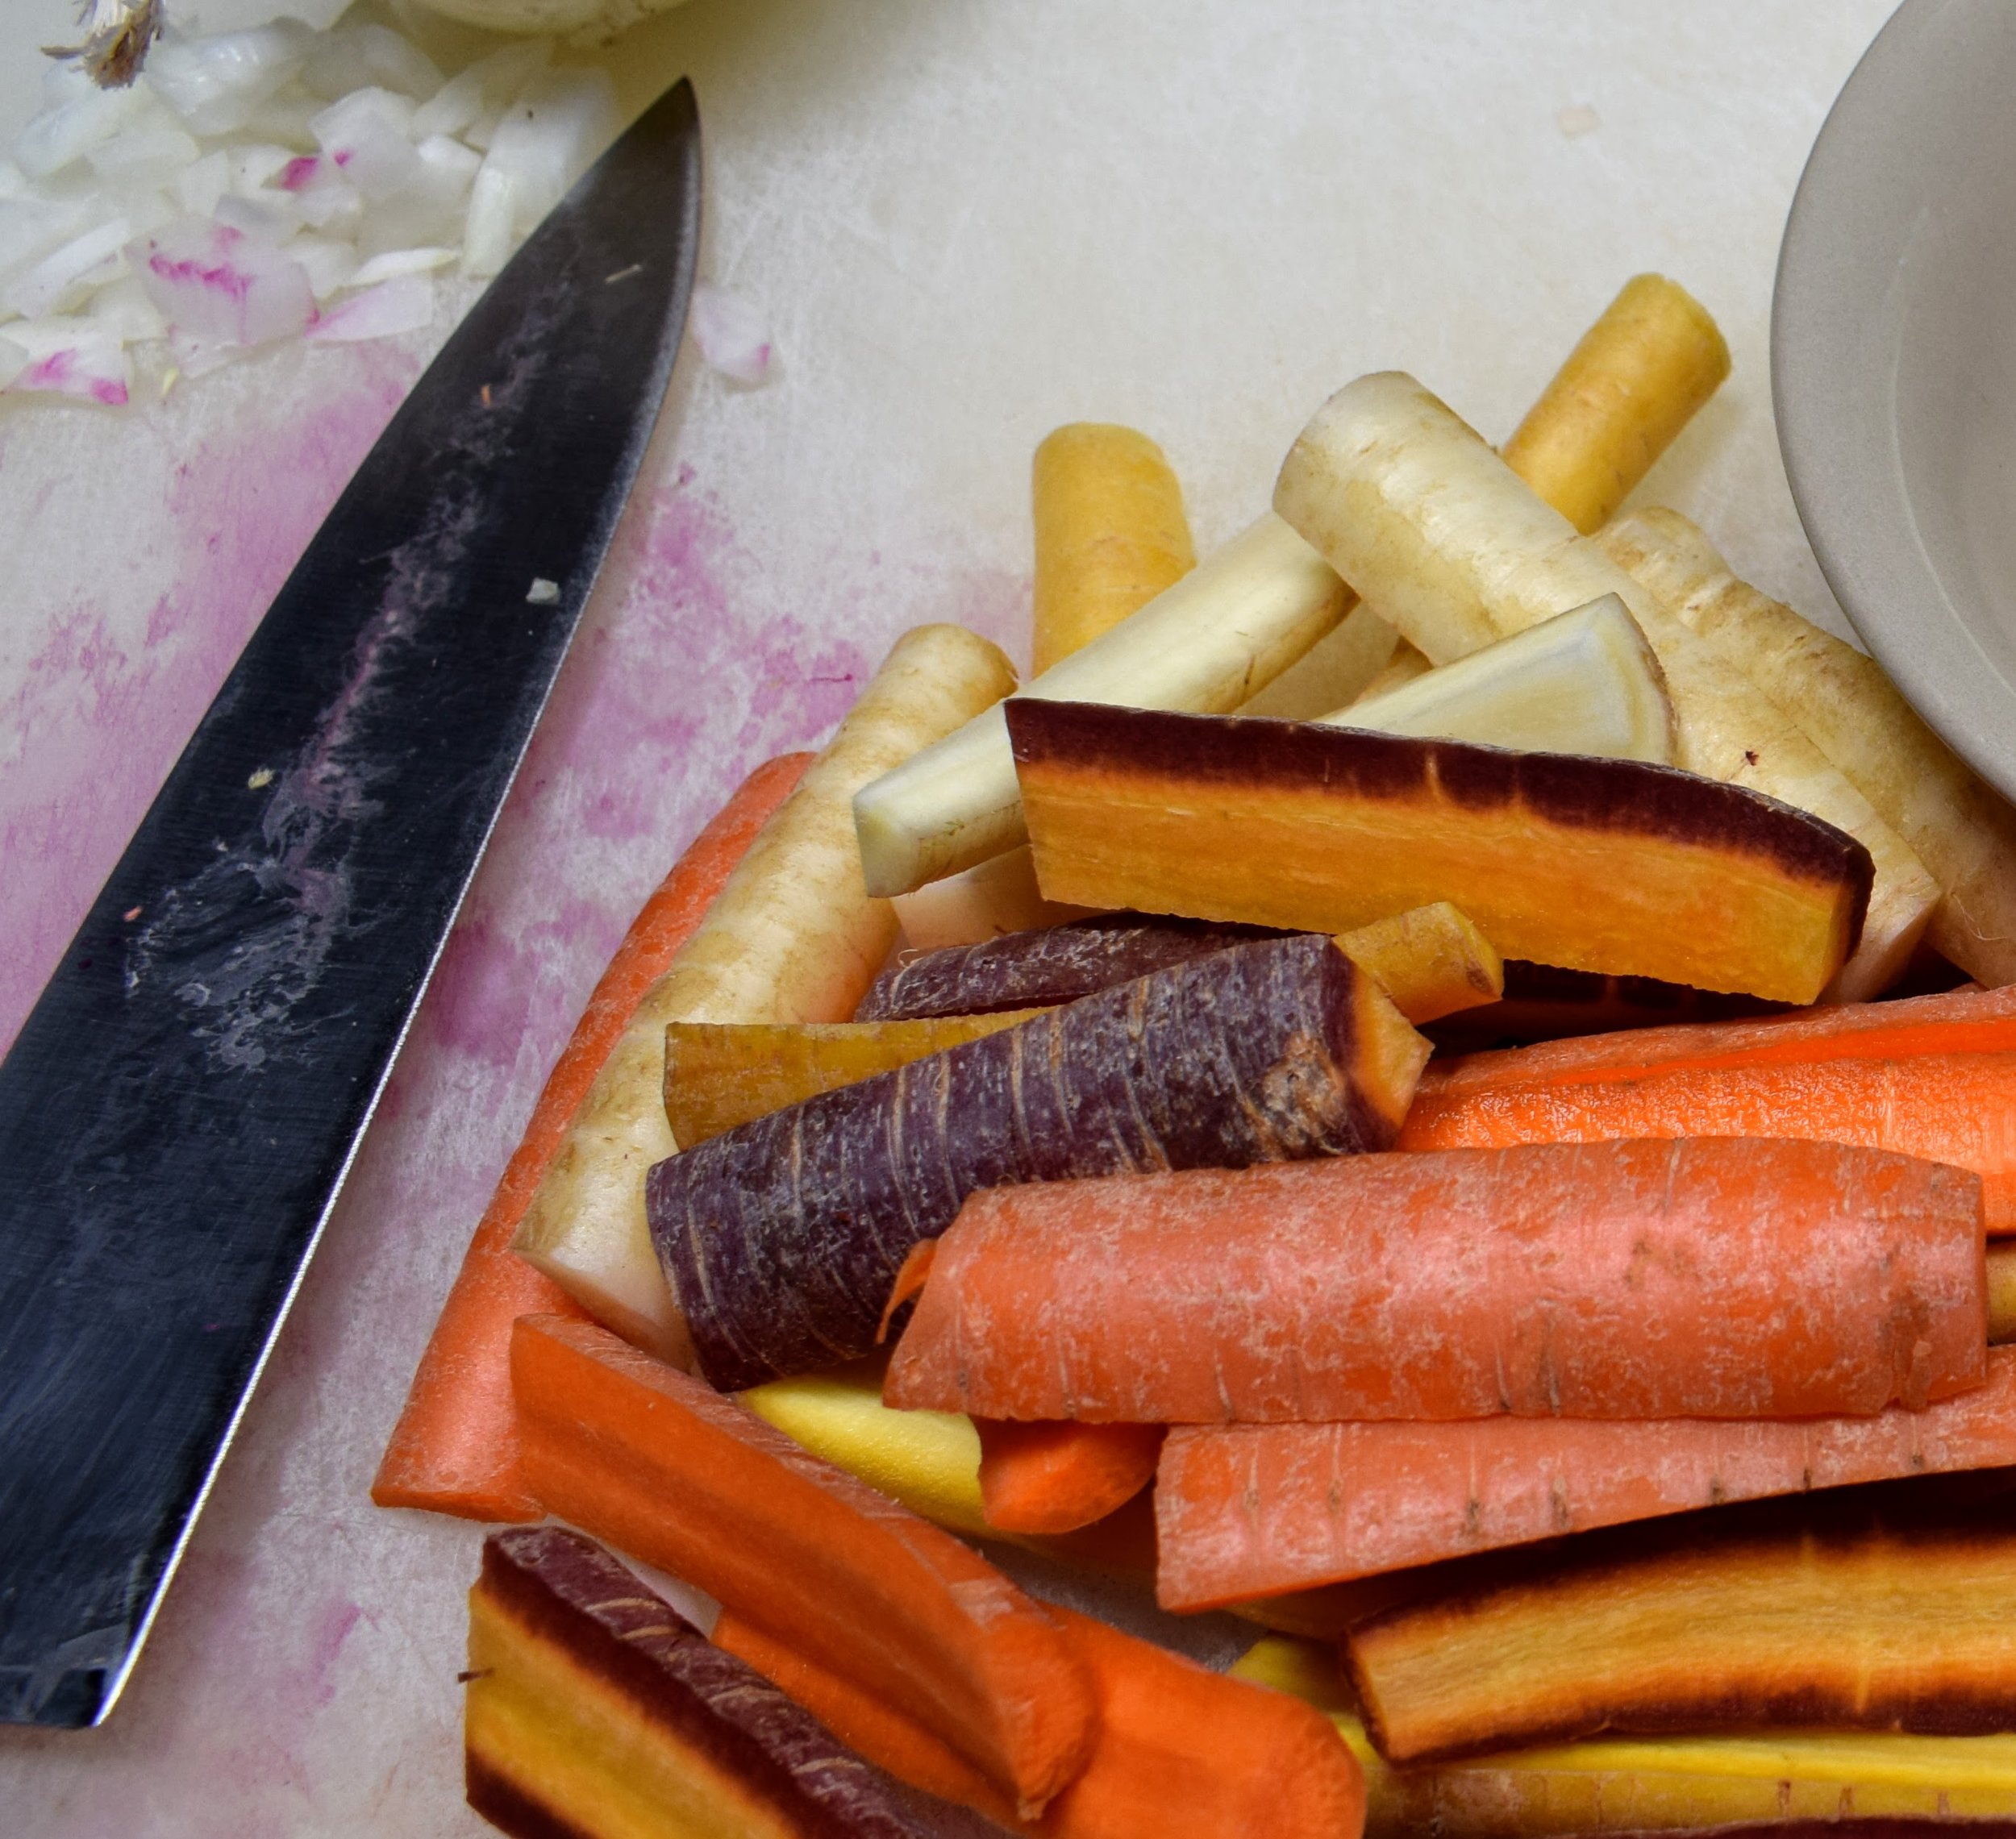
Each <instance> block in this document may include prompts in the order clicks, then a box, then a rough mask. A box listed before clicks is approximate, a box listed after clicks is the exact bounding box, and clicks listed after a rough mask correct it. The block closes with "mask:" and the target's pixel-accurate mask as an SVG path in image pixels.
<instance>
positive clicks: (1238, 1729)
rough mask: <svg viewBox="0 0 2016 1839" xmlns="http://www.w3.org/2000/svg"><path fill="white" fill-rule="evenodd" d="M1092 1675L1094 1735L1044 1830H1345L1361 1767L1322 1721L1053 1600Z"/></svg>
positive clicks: (1178, 1838) (1149, 1834)
mask: <svg viewBox="0 0 2016 1839" xmlns="http://www.w3.org/2000/svg"><path fill="white" fill-rule="evenodd" d="M1050 1613H1051V1614H1052V1616H1055V1617H1056V1620H1057V1621H1059V1622H1060V1624H1061V1625H1063V1626H1064V1629H1066V1630H1067V1631H1068V1633H1069V1634H1070V1636H1071V1637H1072V1640H1073V1644H1074V1645H1075V1646H1077V1650H1078V1651H1079V1653H1080V1654H1082V1655H1083V1656H1084V1658H1085V1661H1086V1662H1088V1664H1089V1666H1090V1667H1091V1669H1092V1674H1093V1679H1095V1680H1097V1682H1098V1692H1099V1741H1098V1745H1096V1746H1095V1747H1094V1749H1093V1752H1092V1760H1091V1761H1090V1762H1089V1763H1088V1764H1087V1765H1086V1766H1085V1772H1084V1774H1082V1775H1080V1776H1079V1777H1078V1779H1077V1780H1076V1781H1074V1782H1073V1783H1072V1784H1071V1786H1070V1787H1068V1788H1066V1789H1065V1790H1064V1792H1063V1793H1062V1794H1060V1795H1058V1797H1057V1798H1056V1800H1055V1801H1053V1802H1052V1804H1051V1806H1050V1810H1049V1812H1048V1813H1047V1814H1045V1815H1044V1816H1043V1832H1044V1833H1046V1834H1047V1835H1048V1836H1049V1839H1191V1836H1193V1835H1194V1839H1309V1836H1310V1835H1313V1834H1321V1835H1322V1836H1323V1839H1357V1835H1358V1834H1359V1833H1360V1832H1362V1831H1363V1829H1364V1820H1365V1778H1364V1771H1363V1770H1360V1767H1359V1766H1358V1762H1357V1759H1356V1758H1355V1757H1354V1756H1353V1755H1352V1753H1351V1751H1350V1750H1348V1749H1347V1748H1346V1747H1345V1745H1344V1743H1343V1740H1342V1739H1341V1738H1340V1737H1339V1736H1338V1734H1337V1732H1336V1729H1335V1727H1334V1726H1333V1725H1331V1722H1330V1720H1328V1719H1327V1718H1326V1717H1324V1716H1323V1715H1322V1713H1321V1712H1318V1711H1317V1710H1316V1708H1314V1706H1312V1705H1307V1704H1303V1703H1302V1701H1301V1700H1297V1699H1291V1698H1289V1696H1288V1695H1287V1694H1285V1693H1284V1692H1275V1691H1269V1690H1268V1689H1267V1688H1266V1687H1260V1686H1249V1685H1248V1684H1247V1683H1245V1681H1243V1680H1241V1679H1227V1678H1226V1677H1225V1676H1224V1675H1223V1674H1218V1673H1210V1672H1207V1671H1206V1670H1205V1669H1204V1668H1202V1666H1197V1665H1195V1664H1193V1662H1190V1661H1187V1660H1185V1659H1183V1658H1181V1657H1180V1656H1178V1655H1177V1654H1170V1653H1168V1652H1167V1651H1165V1650H1163V1649H1161V1648H1159V1647H1156V1646H1154V1645H1152V1643H1151V1642H1148V1641H1141V1640H1139V1639H1137V1638H1136V1637H1134V1636H1132V1635H1128V1634H1123V1633H1121V1632H1120V1631H1119V1630H1118V1629H1113V1628H1109V1627H1107V1626H1106V1624H1105V1623H1104V1622H1100V1621H1094V1620H1093V1618H1092V1617H1091V1616H1081V1615H1078V1614H1077V1613H1075V1612H1073V1611H1072V1610H1069V1609H1063V1608H1055V1607H1053V1608H1052V1609H1051V1611H1050Z"/></svg>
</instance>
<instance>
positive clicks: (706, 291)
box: [693, 281, 774, 384]
mask: <svg viewBox="0 0 2016 1839" xmlns="http://www.w3.org/2000/svg"><path fill="white" fill-rule="evenodd" d="M693 342H694V343H695V344H696V345H698V347H700V355H701V356H702V358H703V359H705V360H706V364H707V368H709V369H710V370H718V371H719V372H720V373H721V374H722V375H723V377H732V378H734V380H735V381H736V382H737V383H749V384H756V383H760V382H762V381H763V380H764V377H768V375H769V373H770V360H771V358H772V356H773V355H774V352H773V346H772V345H771V343H770V337H769V335H768V333H767V332H766V331H764V328H763V316H762V314H760V313H758V312H757V310H756V308H755V306H753V305H752V304H751V303H750V302H748V301H747V300H744V298H743V297H742V296H741V295H740V294H739V293H731V292H730V291H729V290H728V289H727V288H725V287H717V286H715V285H714V283H713V282H712V281H702V282H700V283H699V284H698V285H697V286H695V288H694V290H693Z"/></svg>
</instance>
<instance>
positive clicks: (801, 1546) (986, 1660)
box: [511, 1317, 1098, 1811]
mask: <svg viewBox="0 0 2016 1839" xmlns="http://www.w3.org/2000/svg"><path fill="white" fill-rule="evenodd" d="M511 1383H512V1389H513V1392H514V1396H515V1397H516V1399H517V1401H518V1410H519V1425H520V1427H521V1435H522V1437H523V1448H524V1453H525V1469H526V1474H527V1476H528V1478H529V1479H530V1480H531V1484H532V1487H533V1489H534V1491H535V1492H536V1493H537V1495H538V1496H539V1500H541V1501H542V1502H543V1503H544V1504H545V1506H546V1507H547V1508H548V1511H549V1512H552V1513H553V1514H554V1515H556V1517H560V1518H562V1519H565V1520H569V1521H573V1523H574V1524H575V1525H577V1526H579V1527H581V1529H583V1530H585V1531H586V1532H588V1533H591V1534H592V1535H594V1537H597V1538H599V1539H602V1540H605V1541H606V1542H608V1543H609V1544H610V1545H612V1546H615V1547H616V1548H617V1549H618V1550H621V1551H625V1552H628V1553H630V1554H631V1555H632V1556H634V1557H636V1558H641V1559H643V1560H644V1562H646V1563H648V1564H653V1565H656V1566H659V1567H660V1568H661V1569H663V1570H665V1571H671V1572H672V1573H673V1575H676V1576H678V1577H681V1578H683V1579H685V1580H686V1582H688V1583H691V1584H692V1585H694V1587H696V1588H698V1589H701V1590H704V1591H706V1592H707V1594H708V1595H709V1596H712V1597H714V1599H715V1600H716V1601H718V1602H719V1603H720V1604H722V1605H723V1607H724V1608H729V1609H732V1610H734V1611H735V1612H736V1613H737V1614H739V1616H742V1617H743V1618H744V1620H746V1621H751V1622H753V1623H755V1624H756V1625H757V1626H759V1627H760V1628H761V1629H764V1631H766V1632H767V1633H769V1634H770V1635H771V1636H772V1637H773V1638H775V1639H776V1640H777V1641H782V1642H785V1643H786V1644H788V1645H789V1646H793V1647H795V1648H797V1649H798V1650H800V1651H801V1652H802V1653H803V1654H805V1655H806V1658H808V1659H809V1660H810V1661H812V1662H814V1663H815V1664H816V1665H818V1666H822V1667H824V1668H826V1669H827V1670H829V1671H832V1672H835V1673H839V1674H840V1675H843V1676H844V1677H846V1678H848V1679H852V1680H854V1681H855V1682H856V1683H858V1684H860V1686H861V1687H864V1689H866V1690H868V1691H871V1692H875V1693H878V1694H880V1695H881V1696H883V1697H884V1698H885V1699H886V1700H888V1702H889V1704H891V1705H892V1706H893V1707H894V1708H895V1709H896V1710H898V1711H899V1712H902V1713H903V1714H904V1715H905V1716H907V1717H909V1718H910V1719H912V1720H914V1721H916V1722H917V1723H918V1724H920V1725H923V1727H924V1728H925V1729H927V1730H928V1731H930V1732H931V1733H932V1734H933V1735H934V1736H935V1737H939V1739H941V1740H942V1741H944V1742H945V1743H947V1744H948V1745H950V1746H951V1747H952V1749H953V1750H956V1752H957V1753H958V1754H960V1755H961V1756H963V1757H964V1758H965V1759H966V1760H967V1761H968V1762H969V1763H971V1764H972V1765H973V1766H974V1767H976V1768H977V1769H978V1770H981V1773H982V1774H983V1775H985V1776H986V1778H987V1779H988V1780H989V1782H990V1783H993V1786H994V1787H995V1788H996V1789H997V1790H998V1791H999V1792H1000V1793H1001V1794H1002V1795H1006V1796H1007V1797H1008V1798H1010V1799H1012V1800H1014V1802H1015V1803H1016V1804H1017V1805H1018V1806H1020V1807H1025V1808H1029V1809H1031V1811H1035V1810H1037V1809H1039V1808H1041V1807H1042V1806H1043V1804H1044V1803H1045V1802H1046V1801H1048V1799H1050V1798H1051V1796H1052V1795H1055V1794H1056V1792H1057V1791H1058V1790H1059V1789H1060V1788H1062V1787H1064V1784H1065V1783H1068V1782H1069V1781H1071V1780H1072V1779H1074V1778H1075V1777H1076V1776H1077V1775H1078V1773H1079V1772H1080V1770H1081V1769H1082V1768H1083V1767H1084V1766H1085V1758H1086V1757H1087V1756H1088V1754H1089V1753H1090V1750H1091V1746H1092V1744H1093V1739H1094V1737H1095V1735H1096V1724H1097V1718H1098V1712H1097V1708H1096V1706H1095V1704H1094V1702H1093V1689H1092V1683H1091V1681H1090V1679H1089V1676H1088V1673H1087V1670H1086V1668H1085V1666H1084V1664H1083V1662H1081V1660H1080V1659H1079V1658H1077V1655H1076V1654H1075V1653H1074V1652H1073V1649H1072V1647H1071V1645H1070V1644H1069V1643H1068V1641H1065V1640H1064V1637H1062V1636H1061V1635H1060V1633H1058V1630H1057V1628H1056V1624H1055V1623H1054V1622H1052V1621H1051V1619H1050V1617H1049V1616H1048V1614H1047V1613H1046V1612H1044V1611H1043V1609H1042V1608H1040V1607H1039V1605H1038V1604H1035V1603H1033V1602H1031V1600H1029V1599H1028V1598H1027V1597H1026V1596H1023V1593H1022V1592H1021V1591H1019V1590H1018V1589H1017V1588H1016V1587H1014V1584H1012V1583H1010V1582H1009V1580H1008V1579H1006V1577H1004V1576H1002V1574H1001V1573H1000V1572H999V1571H997V1570H995V1569H994V1567H993V1566H992V1565H990V1564H989V1563H988V1562H986V1560H985V1558H981V1556H980V1555H979V1554H977V1553H976V1552H974V1551H973V1550H971V1549H970V1548H969V1547H968V1546H964V1545H963V1544H961V1543H960V1541H958V1540H957V1539H956V1538H954V1537H952V1534H951V1533H943V1532H940V1531H939V1529H937V1528H936V1527H935V1526H932V1525H928V1524H927V1522H925V1521H922V1520H920V1519H918V1517H916V1516H915V1515H914V1514H913V1513H911V1512H909V1511H908V1510H907V1509H906V1508H902V1507H899V1506H898V1504H896V1503H895V1502H894V1501H893V1500H889V1499H888V1498H887V1497H886V1496H883V1495H880V1494H877V1492H875V1491H874V1490H873V1488H870V1487H866V1486H864V1484H863V1483H860V1482H857V1481H856V1480H855V1479H853V1478H852V1476H850V1475H844V1474H843V1473H842V1472H841V1471H839V1470H838V1469H836V1468H834V1467H832V1466H831V1464H829V1463H827V1462H821V1461H820V1460H819V1459H818V1458H817V1457H815V1456H813V1455H810V1454H807V1453H806V1451H805V1450H802V1449H800V1448H799V1447H798V1445H797V1444H795V1443H793V1442H792V1441H791V1440H790V1439H789V1437H785V1435H784V1434H783V1433H781V1432H780V1431H777V1430H773V1429H772V1428H771V1427H770V1426H769V1425H768V1424H765V1423H764V1421H762V1419H760V1418H759V1417H756V1415H755V1414H754V1413H752V1412H749V1411H748V1410H745V1409H744V1408H743V1407H742V1406H741V1405H739V1404H736V1403H735V1401H734V1400H731V1399H725V1398H723V1397H722V1396H720V1395H719V1393H717V1392H714V1391H712V1390H711V1389H710V1388H709V1387H708V1386H706V1384H705V1383H703V1382H702V1381H701V1380H699V1379H694V1378H693V1377H692V1376H691V1375H689V1374H685V1373H682V1372H681V1371H679V1370H678V1369H677V1367H670V1366H668V1365H666V1364H665V1363H664V1362H663V1361H660V1360H656V1359H653V1358H652V1357H651V1356H650V1355H649V1354H644V1353H641V1352H639V1350H637V1349H635V1348H633V1347H631V1346H628V1345H627V1344H626V1343H625V1342H622V1341H620V1340H619V1339H618V1338H616V1337H615V1336H614V1335H613V1334H610V1333H609V1332H608V1331H607V1330H606V1329H600V1328H597V1327H594V1326H593V1325H590V1324H588V1323H585V1322H570V1321H556V1320H555V1319H553V1318H552V1317H528V1318H527V1319H526V1320H524V1321H520V1322H519V1324H518V1325H517V1327H516V1329H514V1333H513V1335H512V1341H511Z"/></svg>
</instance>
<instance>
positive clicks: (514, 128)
mask: <svg viewBox="0 0 2016 1839" xmlns="http://www.w3.org/2000/svg"><path fill="white" fill-rule="evenodd" d="M616 125H617V118H616V87H615V85H614V83H612V82H611V81H610V78H609V73H607V72H606V71H603V70H548V71H544V72H542V73H540V74H539V75H538V76H536V77H534V78H533V79H532V80H531V82H529V83H527V85H525V87H524V89H522V90H521V91H519V95H518V97H517V99H516V100H515V101H514V102H512V104H511V106H510V107H509V108H508V109H506V110H505V111H504V115H503V119H502V120H501V121H499V122H498V124H497V131H496V132H495V133H494V135H491V137H490V150H489V152H488V153H487V154H486V155H485V156H484V161H483V164H484V165H485V168H486V169H495V170H497V171H499V172H502V173H507V174H509V175H510V178H511V180H512V181H513V184H514V187H515V189H516V193H517V196H516V199H515V204H514V218H513V226H512V227H513V230H514V233H515V234H516V235H521V236H522V235H527V234H528V233H529V232H530V231H531V229H532V227H533V226H534V225H535V224H536V223H538V222H539V219H540V218H542V217H544V215H545V214H547V212H548V211H549V210H552V208H553V206H555V205H556V204H558V203H559V202H560V200H561V198H564V196H565V195H566V193H567V188H568V187H569V185H572V184H573V182H574V181H575V180H576V179H577V178H579V177H581V174H582V173H585V172H586V171H587V170H588V168H589V164H590V163H591V162H592V161H593V160H594V157H595V156H596V155H597V154H598V153H599V152H602V148H604V147H606V145H607V144H609V141H610V139H611V137H612V136H613V135H614V133H615V131H616Z"/></svg>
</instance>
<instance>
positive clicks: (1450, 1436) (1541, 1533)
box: [1155, 1348, 2016, 1611]
mask: <svg viewBox="0 0 2016 1839" xmlns="http://www.w3.org/2000/svg"><path fill="white" fill-rule="evenodd" d="M1988 1371H1989V1377H1988V1383H1986V1384H1985V1385H1984V1386H1981V1387H1977V1388H1976V1389H1975V1390H1973V1391H1972V1392H1962V1393H1960V1395H1959V1396H1957V1397H1955V1398H1950V1399H1943V1400H1940V1401H1939V1403H1938V1404H1933V1405H1930V1406H1928V1407H1927V1408H1926V1409H1925V1410H1923V1411H1906V1410H1904V1409H1902V1408H1901V1407H1895V1406H1893V1407H1892V1408H1890V1409H1889V1410H1888V1411H1885V1412H1883V1413H1880V1414H1879V1415H1877V1416H1876V1417H1814V1418H1799V1419H1789V1420H1787V1419H1775V1420H1764V1421H1756V1422H1752V1423H1747V1424H1731V1423H1727V1422H1718V1421H1716V1420H1714V1419H1713V1418H1699V1417H1677V1418H1666V1419H1663V1420H1656V1421H1650V1422H1638V1423H1611V1424H1600V1423H1590V1422H1586V1421H1575V1420H1572V1419H1567V1418H1560V1419H1552V1420H1544V1419H1534V1418H1516V1417H1497V1418H1487V1419H1484V1420H1482V1421H1478V1422H1475V1423H1470V1424H1268V1425H1233V1426H1231V1428H1229V1429H1179V1430H1177V1431H1176V1432H1175V1433H1173V1435H1172V1436H1171V1437H1170V1438H1169V1442H1168V1447H1167V1450H1166V1452H1165V1454H1164V1457H1163V1459H1162V1466H1161V1468H1160V1471H1159V1472H1158V1474H1157V1475H1156V1490H1155V1500H1156V1521H1157V1525H1158V1530H1159V1533H1160V1539H1159V1542H1158V1550H1159V1554H1160V1556H1159V1561H1158V1565H1157V1570H1156V1595H1157V1596H1158V1597H1159V1598H1160V1601H1161V1604H1162V1606H1163V1607H1164V1608H1167V1609H1177V1610H1185V1611H1189V1610H1197V1609H1210V1608H1223V1607H1224V1606H1225V1605H1227V1604H1232V1603H1240V1602H1244V1601H1246V1600H1248V1599H1250V1598H1253V1597H1260V1596H1272V1595H1276V1594H1278V1593H1282V1592H1285V1591H1301V1590H1308V1589H1312V1588H1315V1587H1320V1586H1322V1585H1325V1584H1330V1583H1342V1582H1345V1581H1347V1580H1348V1579H1352V1578H1357V1577H1365V1576H1372V1575H1377V1574H1379V1573H1381V1572H1385V1571H1398V1570H1402V1569H1403V1568H1404V1567H1406V1566H1410V1565H1423V1564H1434V1563H1436V1562H1439V1561H1441V1560H1443V1559H1444V1558H1460V1557H1463V1556H1464V1555H1466V1554H1469V1553H1472V1552H1482V1551H1493V1550H1499V1549H1501V1548H1502V1547H1505V1546H1518V1545H1524V1544H1527V1543H1530V1542H1533V1541H1535V1540H1539V1539H1549V1538H1554V1537H1558V1536H1560V1534H1562V1533H1581V1532H1586V1531H1589V1530H1590V1529H1593V1528H1596V1527H1599V1526H1614V1525H1623V1524H1625V1523H1626V1522H1627V1521H1640V1520H1651V1519H1656V1518H1660V1517H1663V1516H1664V1515H1667V1514H1672V1513H1684V1512H1690V1511H1692V1510H1693V1509H1696V1508H1704V1507H1713V1506H1718V1505H1720V1504H1723V1503H1724V1502H1727V1501H1735V1500H1761V1499H1764V1498H1765V1497H1767V1496H1773V1495H1787V1494H1800V1493H1804V1492H1808V1491H1810V1490H1814V1489H1820V1488H1833V1487H1849V1486H1852V1485H1854V1484H1855V1483H1860V1482H1875V1481H1889V1480H1893V1479H1899V1478H1901V1477H1904V1476H1907V1475H1950V1474H1954V1473H1956V1472H1960V1471H1967V1470H1976V1469H1992V1468H2002V1467H2010V1466H2012V1465H2016V1349H2010V1348H1996V1349H1994V1350H1993V1351H1991V1353H1990V1354H1989V1368H1988Z"/></svg>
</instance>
